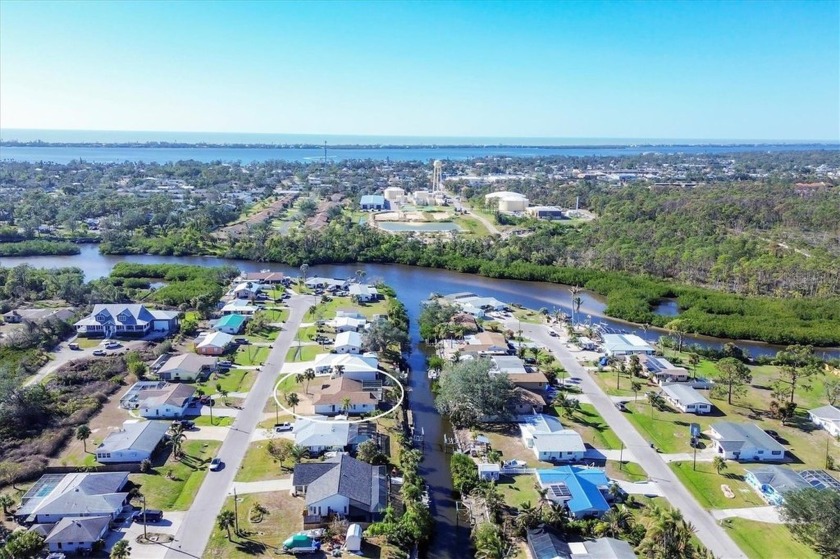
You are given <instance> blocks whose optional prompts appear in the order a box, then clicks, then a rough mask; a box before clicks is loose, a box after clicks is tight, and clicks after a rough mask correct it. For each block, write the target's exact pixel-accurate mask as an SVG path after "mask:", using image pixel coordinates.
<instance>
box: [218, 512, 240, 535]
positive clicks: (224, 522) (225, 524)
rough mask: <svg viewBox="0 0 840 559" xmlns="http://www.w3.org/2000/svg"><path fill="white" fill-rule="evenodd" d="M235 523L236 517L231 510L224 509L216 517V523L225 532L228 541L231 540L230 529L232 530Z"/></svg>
mask: <svg viewBox="0 0 840 559" xmlns="http://www.w3.org/2000/svg"><path fill="white" fill-rule="evenodd" d="M235 522H236V517H235V516H234V514H233V511H232V510H228V509H225V510H223V511H222V512H220V513H219V515H218V516H217V517H216V523H217V524H218V525H219V528H221V529H222V530H227V538H228V541H230V540H231V535H230V529H231V528H233V525H234V523H235Z"/></svg>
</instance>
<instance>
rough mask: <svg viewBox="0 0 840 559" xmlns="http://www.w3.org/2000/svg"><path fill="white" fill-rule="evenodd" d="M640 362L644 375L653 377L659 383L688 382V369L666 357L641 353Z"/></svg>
mask: <svg viewBox="0 0 840 559" xmlns="http://www.w3.org/2000/svg"><path fill="white" fill-rule="evenodd" d="M639 364H640V365H641V366H642V375H644V376H646V377H653V378H654V379H656V382H658V383H659V384H663V383H666V382H686V381H687V380H688V379H689V374H688V370H686V369H685V368H683V367H677V366H676V365H674V364H672V363H671V362H670V361H668V360H667V359H665V358H664V357H656V356H653V355H639Z"/></svg>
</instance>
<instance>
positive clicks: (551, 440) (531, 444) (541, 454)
mask: <svg viewBox="0 0 840 559" xmlns="http://www.w3.org/2000/svg"><path fill="white" fill-rule="evenodd" d="M519 430H520V433H521V434H522V442H523V444H524V445H525V446H526V447H528V448H530V449H531V450H532V451H533V452H534V456H536V457H537V459H538V460H543V461H546V462H572V461H577V460H582V459H583V457H584V454H586V447H585V446H584V444H583V439H582V438H581V437H580V435H579V434H578V433H577V431H573V430H571V429H566V428H565V427H563V425H562V424H561V423H560V421H559V420H558V419H557V418H556V417H553V416H550V415H543V414H533V415H528V416H525V417H523V418H522V423H520V424H519Z"/></svg>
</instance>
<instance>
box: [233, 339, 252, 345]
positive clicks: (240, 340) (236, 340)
mask: <svg viewBox="0 0 840 559" xmlns="http://www.w3.org/2000/svg"><path fill="white" fill-rule="evenodd" d="M233 341H234V342H236V343H238V344H242V345H248V344H250V343H251V342H249V341H248V338H234V339H233Z"/></svg>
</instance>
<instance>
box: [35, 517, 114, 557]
mask: <svg viewBox="0 0 840 559" xmlns="http://www.w3.org/2000/svg"><path fill="white" fill-rule="evenodd" d="M110 524H111V517H110V516H86V517H78V516H77V517H64V518H62V519H61V520H59V521H58V523H57V524H56V525H55V526H54V527H53V528H52V530H50V533H49V534H48V535H47V537H46V538H45V543H46V544H47V547H48V548H49V550H50V551H51V552H53V553H62V552H64V553H71V554H72V553H76V552H82V553H83V554H87V553H89V552H90V550H91V549H92V548H93V544H94V543H95V542H96V541H98V540H100V539H104V538H105V535H106V534H107V533H108V528H109V526H110ZM33 528H35V526H33Z"/></svg>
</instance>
